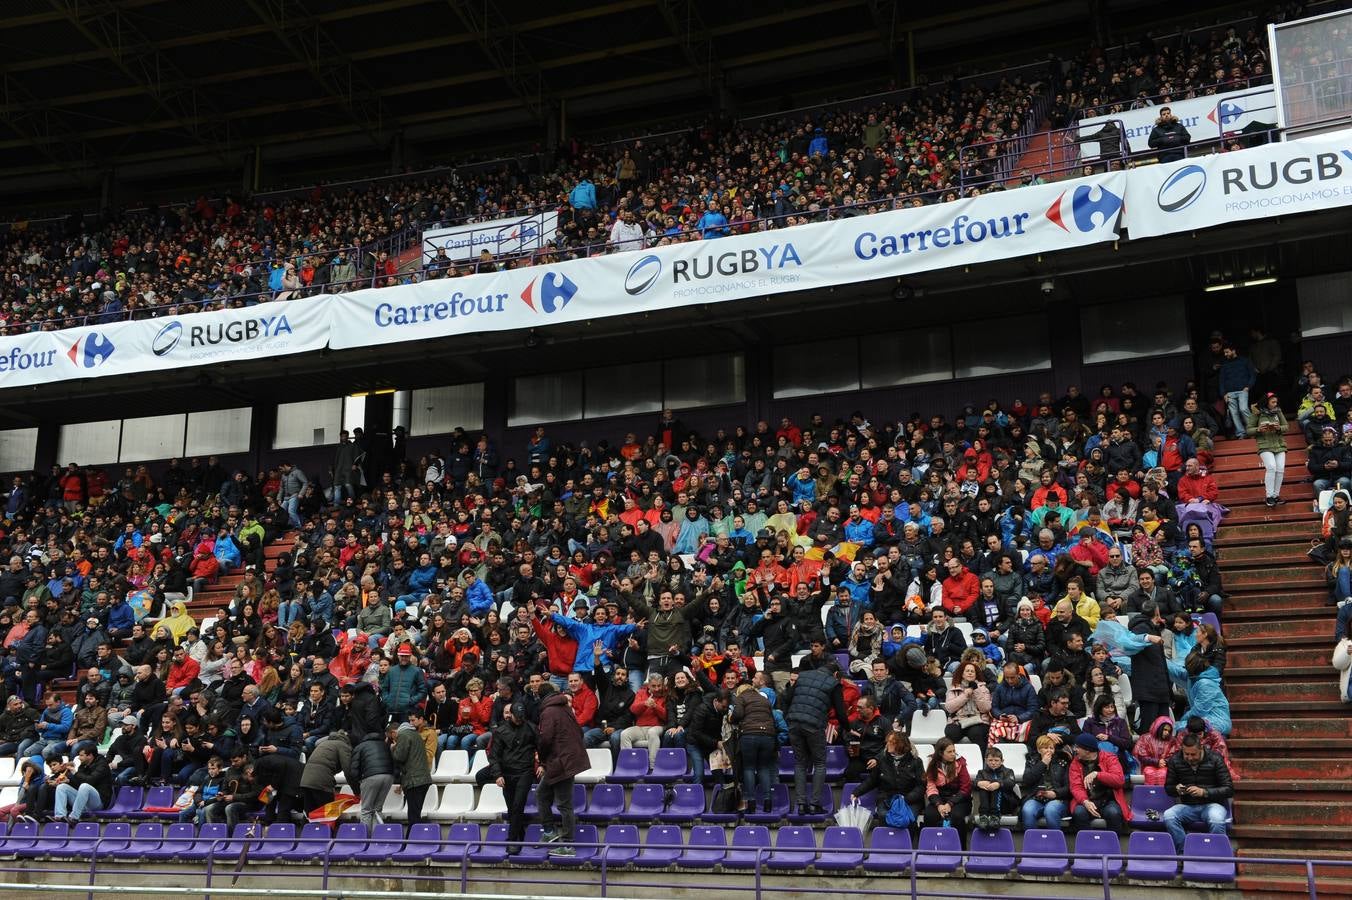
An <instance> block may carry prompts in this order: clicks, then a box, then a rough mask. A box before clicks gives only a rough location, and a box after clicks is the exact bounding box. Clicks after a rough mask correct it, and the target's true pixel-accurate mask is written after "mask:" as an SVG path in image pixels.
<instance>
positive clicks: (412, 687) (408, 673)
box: [380, 644, 427, 722]
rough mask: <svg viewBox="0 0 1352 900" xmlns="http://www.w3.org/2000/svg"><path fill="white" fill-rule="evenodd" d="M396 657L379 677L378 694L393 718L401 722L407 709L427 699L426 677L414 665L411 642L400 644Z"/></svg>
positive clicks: (405, 715) (419, 668) (420, 669)
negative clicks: (394, 663) (394, 661)
mask: <svg viewBox="0 0 1352 900" xmlns="http://www.w3.org/2000/svg"><path fill="white" fill-rule="evenodd" d="M396 659H397V663H396V665H393V666H390V670H389V671H388V672H386V673H385V674H384V675H383V676H382V677H381V679H380V696H381V697H382V698H383V699H384V701H385V706H386V708H387V709H388V710H389V712H390V715H391V716H393V717H394V720H395V721H396V722H402V721H404V720H405V719H406V718H407V717H408V712H409V710H411V709H413V708H415V707H419V706H422V704H423V701H425V700H426V699H427V677H426V676H425V675H424V674H423V670H422V667H421V666H417V665H414V662H413V645H412V644H400V645H399V649H398V653H397V656H396Z"/></svg>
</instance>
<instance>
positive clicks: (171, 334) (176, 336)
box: [150, 322, 183, 356]
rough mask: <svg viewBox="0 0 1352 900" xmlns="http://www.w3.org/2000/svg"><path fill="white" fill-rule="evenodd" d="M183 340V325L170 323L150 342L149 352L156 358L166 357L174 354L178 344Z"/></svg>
mask: <svg viewBox="0 0 1352 900" xmlns="http://www.w3.org/2000/svg"><path fill="white" fill-rule="evenodd" d="M182 339H183V323H182V322H170V323H169V324H168V325H165V326H164V327H163V328H161V329H160V331H159V334H157V335H155V338H154V339H153V340H152V341H151V342H150V352H151V353H154V354H155V355H156V356H168V355H169V354H170V353H173V352H174V348H175V347H177V346H178V342H179V341H181V340H182Z"/></svg>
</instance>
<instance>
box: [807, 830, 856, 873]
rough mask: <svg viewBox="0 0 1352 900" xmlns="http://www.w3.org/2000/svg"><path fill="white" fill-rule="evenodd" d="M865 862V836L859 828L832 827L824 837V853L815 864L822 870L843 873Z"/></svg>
mask: <svg viewBox="0 0 1352 900" xmlns="http://www.w3.org/2000/svg"><path fill="white" fill-rule="evenodd" d="M863 861H864V836H863V835H862V834H860V833H859V829H858V828H845V827H843V826H840V825H832V826H831V827H830V828H828V829H826V833H825V834H823V835H822V852H821V854H820V855H819V856H818V857H817V862H816V863H815V864H814V865H815V866H816V867H817V868H818V869H820V870H826V871H832V872H842V871H846V870H848V869H855V868H858V867H859V864H860V863H862V862H863Z"/></svg>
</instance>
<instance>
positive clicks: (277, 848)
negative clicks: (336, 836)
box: [109, 822, 296, 862]
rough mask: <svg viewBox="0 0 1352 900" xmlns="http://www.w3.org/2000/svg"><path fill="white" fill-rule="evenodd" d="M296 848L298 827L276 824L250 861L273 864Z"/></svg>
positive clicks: (251, 850) (269, 827) (268, 828)
mask: <svg viewBox="0 0 1352 900" xmlns="http://www.w3.org/2000/svg"><path fill="white" fill-rule="evenodd" d="M109 827H111V826H109ZM294 846H296V826H295V825H293V824H292V823H290V822H274V823H272V824H271V825H269V826H268V827H267V828H266V829H264V831H263V839H262V840H261V841H259V842H258V846H256V847H254V848H252V849H250V850H249V861H250V862H273V861H275V860H277V859H278V858H280V857H281V855H282V854H283V853H285V852H286V851H288V850H290V849H291V848H292V847H294Z"/></svg>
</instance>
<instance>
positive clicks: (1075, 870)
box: [1025, 831, 1122, 878]
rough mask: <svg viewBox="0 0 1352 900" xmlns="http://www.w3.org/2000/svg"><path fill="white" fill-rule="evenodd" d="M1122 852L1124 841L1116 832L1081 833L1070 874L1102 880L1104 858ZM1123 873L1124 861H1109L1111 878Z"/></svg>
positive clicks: (1076, 841)
mask: <svg viewBox="0 0 1352 900" xmlns="http://www.w3.org/2000/svg"><path fill="white" fill-rule="evenodd" d="M1025 843H1026V839H1025ZM1121 852H1122V840H1121V838H1119V837H1118V836H1117V834H1116V833H1115V832H1112V831H1081V832H1080V833H1079V834H1077V835H1075V861H1074V862H1073V863H1071V866H1070V874H1072V875H1074V876H1076V877H1077V878H1102V877H1103V857H1104V856H1105V855H1108V854H1114V853H1121ZM1121 871H1122V860H1120V859H1110V860H1108V877H1109V878H1116V877H1117V876H1118V874H1120V873H1121Z"/></svg>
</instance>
